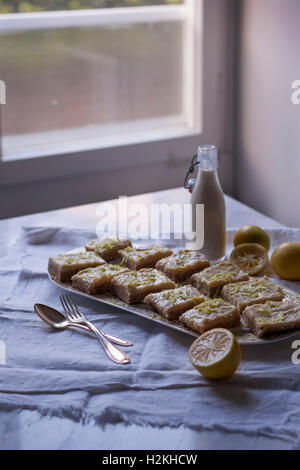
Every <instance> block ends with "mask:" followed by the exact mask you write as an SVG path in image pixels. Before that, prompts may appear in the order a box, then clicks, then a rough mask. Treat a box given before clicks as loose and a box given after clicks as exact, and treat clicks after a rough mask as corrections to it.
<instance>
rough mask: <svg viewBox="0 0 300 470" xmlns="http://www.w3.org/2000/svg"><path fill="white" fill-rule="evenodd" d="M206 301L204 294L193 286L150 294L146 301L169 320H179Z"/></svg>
mask: <svg viewBox="0 0 300 470" xmlns="http://www.w3.org/2000/svg"><path fill="white" fill-rule="evenodd" d="M203 301H204V296H203V295H201V294H200V293H199V291H197V289H195V287H192V286H183V287H179V288H177V289H169V290H165V291H163V292H159V293H156V294H149V295H147V297H146V298H145V300H144V302H145V303H146V304H149V305H150V306H151V307H152V308H153V309H154V310H155V311H156V312H158V313H160V314H161V315H162V316H164V317H165V318H166V319H167V320H178V318H179V316H180V315H181V314H182V313H184V312H186V311H187V310H190V309H191V308H193V307H195V306H196V305H198V304H200V303H201V302H203Z"/></svg>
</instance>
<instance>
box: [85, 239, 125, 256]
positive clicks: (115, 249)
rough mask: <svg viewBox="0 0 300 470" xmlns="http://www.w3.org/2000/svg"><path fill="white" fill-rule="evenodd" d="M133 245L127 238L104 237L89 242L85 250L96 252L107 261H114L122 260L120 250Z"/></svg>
mask: <svg viewBox="0 0 300 470" xmlns="http://www.w3.org/2000/svg"><path fill="white" fill-rule="evenodd" d="M131 245H132V243H131V241H130V240H127V239H125V238H118V237H103V238H96V239H94V240H91V241H89V242H88V243H87V244H86V245H85V249H86V250H87V251H95V253H96V254H98V255H99V256H101V258H103V259H104V260H105V261H113V260H115V259H118V258H120V253H119V251H120V250H122V249H123V248H126V247H128V246H131Z"/></svg>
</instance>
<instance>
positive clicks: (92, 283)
mask: <svg viewBox="0 0 300 470" xmlns="http://www.w3.org/2000/svg"><path fill="white" fill-rule="evenodd" d="M125 271H128V268H122V267H120V266H117V265H114V264H102V265H101V266H97V267H96V268H87V269H84V270H82V271H79V272H78V273H76V274H75V275H74V276H73V277H72V287H74V288H75V289H79V290H81V291H83V292H86V293H87V294H100V293H101V292H104V291H106V290H108V289H109V287H110V283H111V280H112V278H113V277H114V276H116V275H117V274H121V273H123V272H125Z"/></svg>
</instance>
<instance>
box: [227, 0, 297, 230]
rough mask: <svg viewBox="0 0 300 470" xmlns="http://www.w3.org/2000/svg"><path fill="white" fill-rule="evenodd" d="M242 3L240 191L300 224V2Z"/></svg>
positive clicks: (269, 211)
mask: <svg viewBox="0 0 300 470" xmlns="http://www.w3.org/2000/svg"><path fill="white" fill-rule="evenodd" d="M240 2H241V3H240V8H241V9H240V21H239V52H238V55H237V60H238V68H239V75H238V89H237V95H236V96H237V154H236V172H235V177H236V195H237V196H238V197H239V198H241V199H242V200H243V201H244V202H246V203H248V204H249V205H252V206H254V207H255V208H256V209H259V210H261V211H263V212H265V213H266V214H268V215H269V216H271V217H273V218H275V219H277V220H278V221H280V222H281V223H284V224H287V225H290V226H298V227H300V105H298V106H296V105H293V104H292V102H291V96H292V89H291V84H292V82H293V81H294V80H297V79H298V80H300V1H299V0H240Z"/></svg>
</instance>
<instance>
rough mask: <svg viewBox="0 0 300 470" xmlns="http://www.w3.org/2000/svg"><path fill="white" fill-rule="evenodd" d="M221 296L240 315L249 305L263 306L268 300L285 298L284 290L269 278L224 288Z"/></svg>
mask: <svg viewBox="0 0 300 470" xmlns="http://www.w3.org/2000/svg"><path fill="white" fill-rule="evenodd" d="M221 296H222V298H223V299H224V300H226V301H227V302H229V303H231V304H233V305H235V306H236V307H237V309H238V310H239V312H240V313H242V311H243V310H244V309H245V308H246V307H248V306H249V305H254V304H261V303H264V302H267V301H268V300H274V301H279V300H282V299H283V298H284V293H283V290H282V288H281V287H280V286H279V285H278V284H276V283H275V282H272V281H271V280H270V279H269V278H268V277H264V278H263V279H251V280H250V281H246V282H237V283H235V284H228V285H226V286H224V287H223V289H222V292H221Z"/></svg>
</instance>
